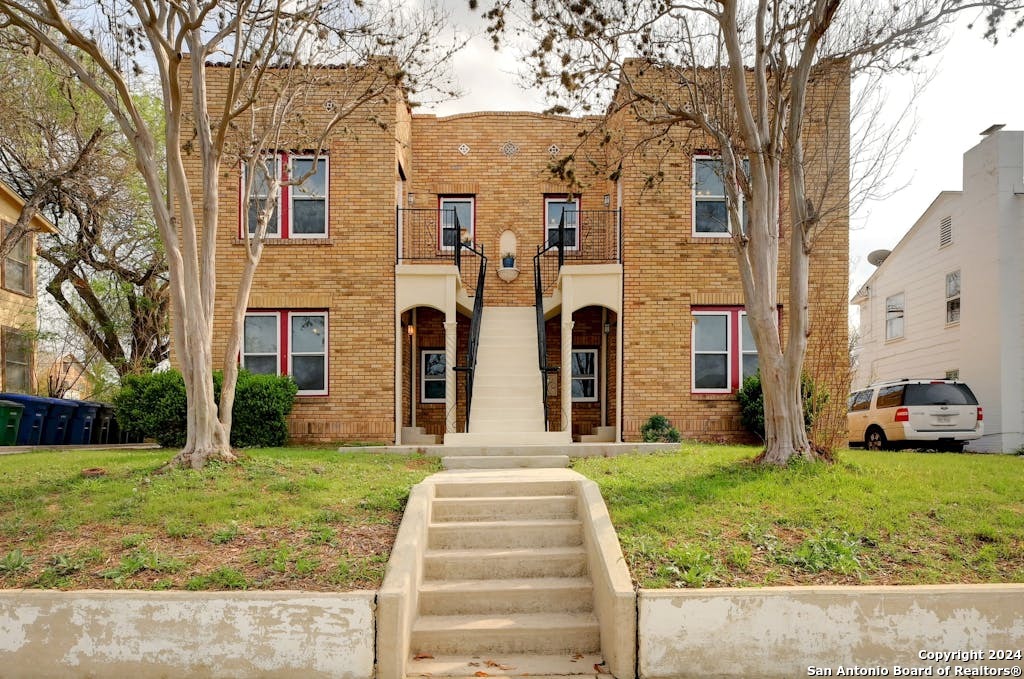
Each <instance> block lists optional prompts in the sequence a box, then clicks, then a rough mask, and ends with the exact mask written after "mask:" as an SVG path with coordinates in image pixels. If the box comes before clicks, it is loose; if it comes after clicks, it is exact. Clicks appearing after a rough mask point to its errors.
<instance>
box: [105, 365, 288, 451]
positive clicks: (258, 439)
mask: <svg viewBox="0 0 1024 679" xmlns="http://www.w3.org/2000/svg"><path fill="white" fill-rule="evenodd" d="M222 383H223V377H222V375H221V374H220V373H219V372H217V373H214V378H213V391H214V398H216V400H217V402H218V403H219V402H220V390H221V385H222ZM297 390H298V388H297V387H296V386H295V382H294V381H293V380H292V379H291V378H290V377H288V376H286V375H282V376H278V375H254V374H252V373H250V372H248V371H247V370H240V371H239V373H238V384H237V385H236V387H235V404H234V407H233V408H232V425H231V445H232V446H233V447H236V448H249V447H273V446H281V445H284V444H285V443H286V442H287V440H288V425H287V422H286V419H285V418H286V417H287V415H288V413H290V412H291V411H292V405H293V404H294V403H295V393H296V391H297ZM114 409H115V411H116V413H117V422H118V425H119V426H120V427H121V428H122V429H124V430H126V431H128V432H129V433H131V434H135V435H138V436H142V437H145V438H153V439H155V440H156V442H157V443H159V444H160V445H161V446H163V447H165V448H180V447H182V446H184V445H185V437H186V426H187V425H186V401H185V381H184V380H183V379H182V377H181V373H180V372H178V371H177V370H167V371H164V372H159V373H150V374H148V375H128V376H126V377H125V378H124V381H123V383H122V388H121V391H120V392H118V393H117V394H116V395H115V396H114Z"/></svg>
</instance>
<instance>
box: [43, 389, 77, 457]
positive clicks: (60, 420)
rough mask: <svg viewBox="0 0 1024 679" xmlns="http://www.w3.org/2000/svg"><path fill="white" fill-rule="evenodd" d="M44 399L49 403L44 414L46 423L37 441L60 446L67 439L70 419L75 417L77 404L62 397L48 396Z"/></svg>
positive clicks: (46, 444) (45, 444)
mask: <svg viewBox="0 0 1024 679" xmlns="http://www.w3.org/2000/svg"><path fill="white" fill-rule="evenodd" d="M46 401H47V402H48V403H49V404H50V411H49V412H48V413H47V414H46V425H45V426H44V427H43V437H42V439H41V440H40V441H39V443H40V444H41V445H44V446H62V445H64V443H65V442H67V440H68V434H69V433H70V430H71V420H72V419H74V417H75V410H76V409H77V408H78V404H77V403H75V402H74V401H65V400H64V399H62V398H48V399H46Z"/></svg>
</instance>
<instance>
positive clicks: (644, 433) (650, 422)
mask: <svg viewBox="0 0 1024 679" xmlns="http://www.w3.org/2000/svg"><path fill="white" fill-rule="evenodd" d="M640 436H641V437H642V438H643V440H644V441H645V442H646V443H658V442H665V443H679V441H681V440H682V437H681V436H680V435H679V430H678V429H676V428H675V427H673V426H672V423H671V422H669V421H668V418H667V417H665V416H664V415H651V416H650V417H648V418H647V421H646V422H644V423H643V425H642V426H641V427H640Z"/></svg>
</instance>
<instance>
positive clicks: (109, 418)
mask: <svg viewBox="0 0 1024 679" xmlns="http://www.w3.org/2000/svg"><path fill="white" fill-rule="evenodd" d="M113 422H114V406H112V405H110V404H109V403H101V404H100V407H99V410H97V411H96V419H95V420H94V421H93V423H92V442H93V443H94V444H104V445H105V444H107V443H117V439H113V438H111V429H112V425H113Z"/></svg>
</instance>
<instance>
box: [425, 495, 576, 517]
mask: <svg viewBox="0 0 1024 679" xmlns="http://www.w3.org/2000/svg"><path fill="white" fill-rule="evenodd" d="M576 502H577V500H576V496H575V495H535V496H527V497H524V496H512V497H464V498H462V497H460V498H454V497H448V498H445V497H435V498H434V500H433V502H432V504H431V520H432V521H435V522H441V521H494V520H497V519H509V520H514V519H572V518H575V517H576Z"/></svg>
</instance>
